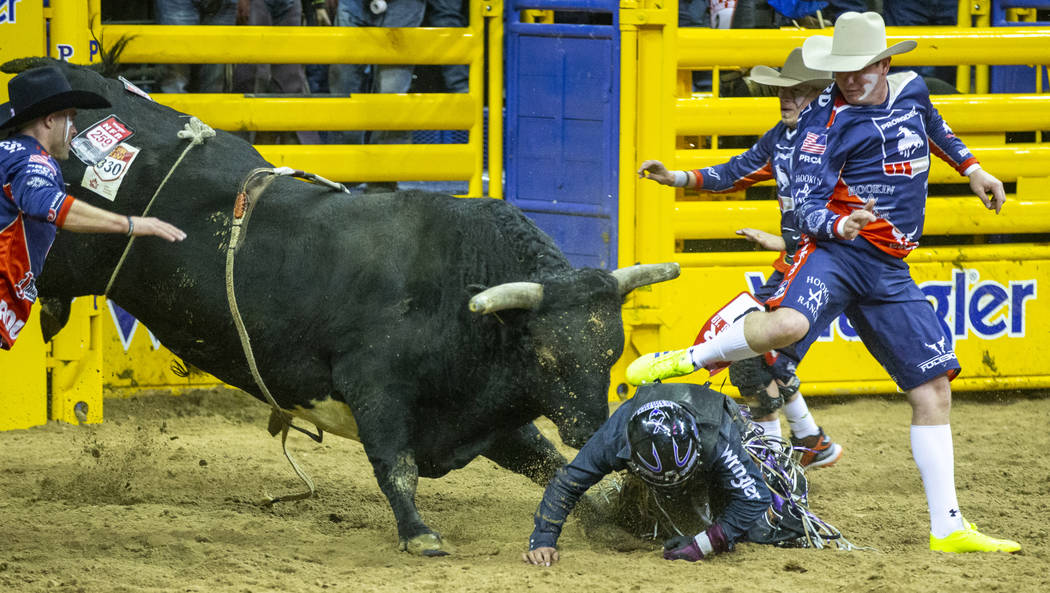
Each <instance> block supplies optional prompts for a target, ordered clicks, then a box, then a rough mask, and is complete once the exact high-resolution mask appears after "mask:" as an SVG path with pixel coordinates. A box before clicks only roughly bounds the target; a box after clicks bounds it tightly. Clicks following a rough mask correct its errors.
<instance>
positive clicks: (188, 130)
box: [102, 117, 215, 296]
mask: <svg viewBox="0 0 1050 593" xmlns="http://www.w3.org/2000/svg"><path fill="white" fill-rule="evenodd" d="M177 135H178V137H179V138H183V139H189V141H190V143H189V145H187V146H186V148H185V149H184V150H183V151H182V154H180V155H179V158H178V159H177V160H176V161H175V164H174V165H172V166H171V169H168V174H167V175H165V176H164V179H162V180H161V182H160V185H158V186H157V191H155V192H153V197H152V198H150V200H149V203H147V204H146V209H145V210H143V211H142V214H141V215H140V216H146V213H148V212H149V209H150V208H151V207H152V206H153V202H154V201H155V200H156V199H157V196H158V195H160V190H162V189H164V185H165V184H167V183H168V179H171V174H172V173H174V172H175V169H177V168H178V167H179V165H180V164H181V163H182V159H183V158H185V156H186V154H187V153H188V152H189V151H190V149H191V148H193V147H194V146H197V145H199V144H204V139H205V138H212V137H214V136H215V130H213V129H212V128H211V127H210V126H208V124H206V123H204V122H202V121H201V120H199V119H197V118H196V117H190V121H189V122H187V123H186V125H185V126H183V128H182V130H179V132H178V134H177ZM134 243H135V237H134V236H132V237H131V238H130V239H128V244H127V245H125V246H124V253H122V254H121V255H120V260H119V261H118V262H117V267H115V268H113V273H112V274H111V275H110V276H109V282H108V283H107V284H106V290H105V292H103V293H102V294H104V295H105V296H109V291H110V290H111V289H112V288H113V283H114V282H115V281H116V280H117V274H118V273H120V270H121V268H123V267H124V260H125V259H127V257H128V252H130V251H131V246H132V244H134Z"/></svg>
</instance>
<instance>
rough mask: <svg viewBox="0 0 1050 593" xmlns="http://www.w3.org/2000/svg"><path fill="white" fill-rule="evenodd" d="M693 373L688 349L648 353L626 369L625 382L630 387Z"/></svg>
mask: <svg viewBox="0 0 1050 593" xmlns="http://www.w3.org/2000/svg"><path fill="white" fill-rule="evenodd" d="M695 371H696V367H694V366H693V359H692V358H691V357H690V356H689V350H688V349H684V350H669V351H667V352H650V353H649V354H646V355H644V356H639V357H638V358H637V359H635V361H634V362H632V363H631V364H630V365H629V366H628V367H627V382H628V383H630V384H631V385H642V384H644V383H653V382H655V381H662V380H664V379H670V378H671V377H681V376H682V375H688V374H689V373H692V372H695Z"/></svg>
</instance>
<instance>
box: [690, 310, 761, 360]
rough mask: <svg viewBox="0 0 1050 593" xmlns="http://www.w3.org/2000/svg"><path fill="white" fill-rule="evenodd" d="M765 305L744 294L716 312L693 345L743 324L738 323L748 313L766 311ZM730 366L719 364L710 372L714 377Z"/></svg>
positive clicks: (697, 335)
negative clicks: (737, 324)
mask: <svg viewBox="0 0 1050 593" xmlns="http://www.w3.org/2000/svg"><path fill="white" fill-rule="evenodd" d="M764 310H765V305H763V304H762V302H761V301H759V300H758V299H756V298H755V297H754V295H752V294H751V293H750V292H742V293H740V294H738V295H736V296H735V297H733V300H731V301H729V302H728V303H726V304H725V305H723V306H722V308H721V309H719V310H718V311H715V314H714V315H712V316H711V317H710V318H709V319H708V320H707V323H705V324H704V326H703V327H702V328H700V333H698V334H696V340H695V341H694V342H693V345H694V346H695V345H697V344H702V343H704V342H706V341H708V340H710V339H711V338H713V337H715V336H717V335H718V334H720V333H722V332H724V331H725V330H727V329H729V327H730V326H731V325H733V324H734V323H741V321H738V320H739V319H740V318H741V317H743V316H744V315H745V314H746V313H748V312H750V311H764ZM728 366H729V363H728V362H720V363H718V364H717V365H716V366H715V368H714V369H713V370H711V371H710V373H711V374H712V375H714V374H716V373H718V372H720V371H721V370H722V369H724V368H726V367H728Z"/></svg>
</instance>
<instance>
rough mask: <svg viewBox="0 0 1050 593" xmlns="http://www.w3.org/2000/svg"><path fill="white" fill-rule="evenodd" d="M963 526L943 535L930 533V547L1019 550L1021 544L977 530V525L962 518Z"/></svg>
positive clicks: (971, 549)
mask: <svg viewBox="0 0 1050 593" xmlns="http://www.w3.org/2000/svg"><path fill="white" fill-rule="evenodd" d="M963 525H965V527H964V528H962V529H960V530H958V531H953V532H952V533H949V534H948V535H947V536H945V537H934V536H933V535H932V534H931V535H930V549H931V550H933V551H935V552H955V553H963V552H1019V551H1020V550H1021V544H1019V543H1017V542H1015V541H1012V540H1008V539H996V538H994V537H988V536H987V535H985V534H983V533H981V532H980V531H977V526H976V525H974V524H973V523H970V522H969V521H967V520H966V519H963Z"/></svg>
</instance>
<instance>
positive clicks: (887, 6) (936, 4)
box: [882, 0, 959, 86]
mask: <svg viewBox="0 0 1050 593" xmlns="http://www.w3.org/2000/svg"><path fill="white" fill-rule="evenodd" d="M882 15H883V19H884V20H885V21H886V26H887V27H907V26H916V25H921V26H941V27H954V26H956V25H958V23H959V3H958V2H957V1H956V0H928V1H927V2H913V1H912V0H883V3H882ZM903 69H904V70H914V71H916V72H918V73H919V74H920V75H921V76H923V77H931V76H932V77H934V78H939V79H940V80H943V81H945V82H947V83H948V84H949V85H953V86H954V85H955V66H938V67H936V68H935V67H933V66H918V67H914V68H903Z"/></svg>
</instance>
